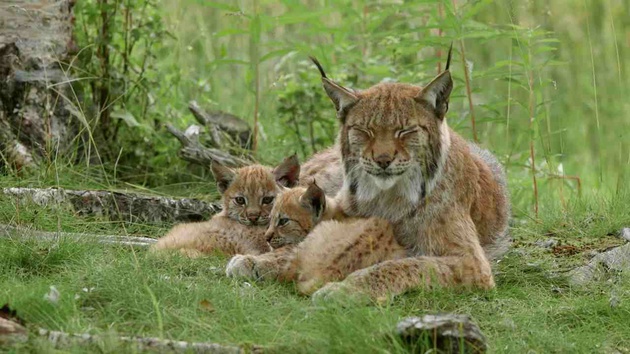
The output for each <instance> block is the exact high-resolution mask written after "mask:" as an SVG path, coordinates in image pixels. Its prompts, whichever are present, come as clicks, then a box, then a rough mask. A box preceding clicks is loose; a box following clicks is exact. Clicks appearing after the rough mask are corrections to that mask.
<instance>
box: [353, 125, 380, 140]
mask: <svg viewBox="0 0 630 354" xmlns="http://www.w3.org/2000/svg"><path fill="white" fill-rule="evenodd" d="M351 129H354V130H356V131H358V132H361V133H363V134H365V135H367V136H369V137H370V138H373V137H374V133H373V132H372V130H371V129H369V128H364V127H360V126H358V125H353V126H352V127H351Z"/></svg>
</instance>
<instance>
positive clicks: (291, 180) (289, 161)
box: [273, 154, 300, 188]
mask: <svg viewBox="0 0 630 354" xmlns="http://www.w3.org/2000/svg"><path fill="white" fill-rule="evenodd" d="M273 175H274V176H275V178H276V182H278V184H279V185H281V186H283V187H287V188H293V187H295V186H296V185H297V183H298V180H299V178H300V161H298V158H297V154H293V155H291V156H289V157H287V158H285V159H284V161H282V163H280V164H279V165H278V166H276V168H274V169H273Z"/></svg>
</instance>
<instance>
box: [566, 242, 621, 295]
mask: <svg viewBox="0 0 630 354" xmlns="http://www.w3.org/2000/svg"><path fill="white" fill-rule="evenodd" d="M611 272H630V243H627V244H625V245H623V246H619V247H615V248H613V249H611V250H609V251H606V252H602V253H600V254H598V255H596V256H595V257H593V259H592V260H591V261H590V262H589V263H588V264H587V265H585V266H582V267H578V268H575V269H573V270H572V271H570V272H569V281H570V282H571V284H573V285H584V284H587V283H589V282H591V281H593V280H596V279H599V278H600V277H601V276H603V275H605V274H606V273H611Z"/></svg>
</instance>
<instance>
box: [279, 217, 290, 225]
mask: <svg viewBox="0 0 630 354" xmlns="http://www.w3.org/2000/svg"><path fill="white" fill-rule="evenodd" d="M287 223H289V218H280V219H278V224H277V225H278V226H284V225H286V224H287Z"/></svg>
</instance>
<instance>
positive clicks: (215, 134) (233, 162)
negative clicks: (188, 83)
mask: <svg viewBox="0 0 630 354" xmlns="http://www.w3.org/2000/svg"><path fill="white" fill-rule="evenodd" d="M188 108H189V109H190V112H192V114H193V116H194V117H195V119H196V120H197V122H199V123H200V124H201V125H202V126H203V128H205V130H204V129H203V128H202V127H200V126H197V125H191V126H189V127H188V129H186V131H185V132H182V131H180V130H178V129H177V128H175V127H173V126H172V125H171V124H167V125H166V129H168V131H169V132H170V133H171V134H173V136H175V137H176V138H177V140H179V142H180V143H181V144H182V148H181V149H180V150H179V156H180V157H181V158H182V159H184V160H186V161H189V162H193V163H196V164H199V165H202V166H206V167H209V166H210V164H211V163H212V161H217V162H220V163H222V164H224V165H227V166H233V167H239V166H245V165H249V164H251V163H252V159H251V158H250V157H249V150H248V149H249V148H250V145H251V129H250V128H249V125H248V124H247V122H245V121H244V120H242V119H240V118H238V117H236V116H234V115H232V114H229V113H225V112H220V111H218V112H206V111H204V110H203V109H202V108H201V107H200V106H199V105H198V104H197V102H195V101H191V102H190V103H189V105H188ZM202 133H205V135H204V138H205V139H204V142H206V144H205V145H204V144H203V143H202V142H201V141H200V134H202ZM206 145H209V146H206Z"/></svg>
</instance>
